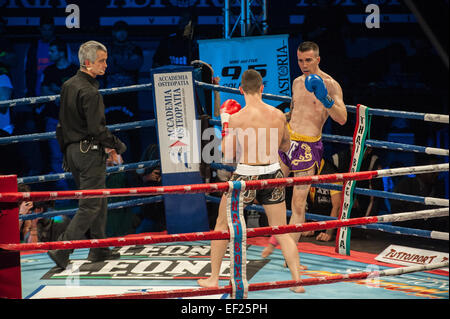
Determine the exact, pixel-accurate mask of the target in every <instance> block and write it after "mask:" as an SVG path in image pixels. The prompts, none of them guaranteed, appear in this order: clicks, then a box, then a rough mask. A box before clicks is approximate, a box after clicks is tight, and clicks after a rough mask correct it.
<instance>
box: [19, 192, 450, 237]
mask: <svg viewBox="0 0 450 319" xmlns="http://www.w3.org/2000/svg"><path fill="white" fill-rule="evenodd" d="M205 198H206V200H207V201H209V202H212V203H219V202H220V198H219V197H215V196H211V195H206V196H205ZM162 200H163V197H162V196H161V195H157V196H154V197H150V198H146V197H144V198H139V199H133V200H128V201H121V202H115V203H110V204H108V209H109V210H113V209H121V208H126V207H135V206H140V205H146V204H151V203H155V202H160V201H162ZM244 210H248V211H257V212H261V213H265V210H264V208H263V207H262V206H261V205H248V206H246V207H244ZM76 212H77V209H76V208H74V209H66V210H58V211H49V212H45V213H34V214H26V215H19V220H31V219H35V218H52V217H55V216H62V215H67V216H72V215H74V214H75V213H76ZM286 215H287V216H291V215H292V211H291V210H287V211H286ZM306 219H307V220H312V221H327V220H337V218H336V217H331V216H326V215H318V214H312V213H306ZM355 227H357V228H364V229H374V230H377V231H382V232H388V233H392V234H397V235H411V236H417V237H423V238H430V239H438V240H447V241H448V240H449V234H448V233H444V232H438V231H429V230H423V229H414V228H407V227H400V226H392V225H388V224H381V223H377V224H368V225H361V226H355Z"/></svg>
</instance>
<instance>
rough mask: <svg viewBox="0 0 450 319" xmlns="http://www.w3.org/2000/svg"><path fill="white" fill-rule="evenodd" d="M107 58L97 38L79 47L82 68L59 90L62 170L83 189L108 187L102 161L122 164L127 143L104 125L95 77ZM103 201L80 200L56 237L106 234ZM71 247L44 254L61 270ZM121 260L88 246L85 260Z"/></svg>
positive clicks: (109, 253)
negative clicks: (69, 174) (65, 226)
mask: <svg viewBox="0 0 450 319" xmlns="http://www.w3.org/2000/svg"><path fill="white" fill-rule="evenodd" d="M107 57H108V53H107V49H106V47H105V46H104V45H103V44H101V43H99V42H96V41H88V42H85V43H83V44H82V45H81V46H80V49H79V51H78V59H79V60H80V69H79V70H78V71H77V73H76V74H75V75H74V76H73V77H71V78H70V79H69V80H67V81H66V82H64V84H63V86H62V88H61V108H60V110H59V123H58V127H57V130H56V131H57V132H56V135H57V139H58V142H59V144H60V147H61V151H62V153H63V154H64V160H63V162H64V164H63V166H65V170H69V171H70V172H71V173H72V175H73V177H74V180H75V183H76V185H77V187H78V188H79V189H81V190H85V189H103V188H106V185H105V180H106V160H107V159H108V154H109V160H112V161H114V162H120V160H121V157H120V154H122V153H123V152H125V151H126V149H127V147H126V146H125V144H124V143H122V141H120V140H119V139H118V138H117V137H115V136H114V135H113V134H111V132H110V131H109V130H108V129H107V128H106V120H105V105H104V104H103V98H102V95H101V94H100V93H99V91H98V87H99V83H98V82H97V80H96V79H95V78H96V77H97V76H99V75H104V74H105V70H106V67H107V64H106V59H107ZM106 216H107V199H106V198H90V199H80V200H79V207H78V210H77V213H76V214H75V216H74V217H73V218H72V220H71V221H70V223H69V225H68V226H67V228H66V230H65V231H64V232H63V233H62V234H61V235H60V236H59V238H58V240H60V241H70V240H77V239H86V238H88V239H101V238H106V235H105V227H106ZM72 252H73V250H52V251H49V252H48V254H49V256H50V258H51V259H52V260H53V261H54V262H55V263H56V265H57V266H58V267H60V268H64V269H65V268H66V267H67V265H68V264H69V255H70V254H71V253H72ZM117 258H120V254H118V253H112V252H111V250H110V249H109V248H107V247H105V248H91V249H90V250H89V255H88V260H90V261H92V262H98V261H103V260H106V259H117Z"/></svg>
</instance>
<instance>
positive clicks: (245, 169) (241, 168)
mask: <svg viewBox="0 0 450 319" xmlns="http://www.w3.org/2000/svg"><path fill="white" fill-rule="evenodd" d="M279 169H281V166H280V163H273V164H270V165H246V164H238V165H237V167H236V170H235V171H234V173H235V174H239V175H244V176H255V175H265V174H272V173H275V172H276V171H278V170H279Z"/></svg>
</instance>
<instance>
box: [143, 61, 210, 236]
mask: <svg viewBox="0 0 450 319" xmlns="http://www.w3.org/2000/svg"><path fill="white" fill-rule="evenodd" d="M151 80H152V84H153V99H154V107H155V115H156V121H157V122H156V129H157V136H158V144H159V153H160V158H161V179H162V185H163V186H171V185H190V184H202V183H203V180H202V178H201V174H200V161H199V159H200V156H201V143H200V140H199V137H200V136H201V134H198V131H199V123H198V122H199V121H197V114H196V109H197V108H196V104H195V103H196V102H195V98H194V96H195V92H194V76H193V68H192V67H191V66H173V65H172V66H163V67H160V68H156V69H152V71H151ZM163 198H164V208H165V215H166V226H167V231H168V233H169V234H179V233H188V232H200V231H207V230H209V221H208V212H207V207H206V198H205V194H203V193H197V194H192V193H190V192H189V191H188V190H187V191H186V193H184V194H163Z"/></svg>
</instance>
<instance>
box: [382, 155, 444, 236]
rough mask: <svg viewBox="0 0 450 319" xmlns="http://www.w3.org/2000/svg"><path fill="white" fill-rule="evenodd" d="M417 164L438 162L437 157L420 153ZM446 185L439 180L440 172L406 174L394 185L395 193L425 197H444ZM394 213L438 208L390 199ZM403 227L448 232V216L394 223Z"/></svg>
mask: <svg viewBox="0 0 450 319" xmlns="http://www.w3.org/2000/svg"><path fill="white" fill-rule="evenodd" d="M416 164H417V165H432V164H438V160H437V158H436V157H433V156H431V155H428V154H418V155H417V157H416ZM444 189H445V187H444V185H443V183H442V181H441V180H439V173H438V172H434V173H428V174H417V175H412V176H404V177H403V178H402V179H400V181H399V182H398V184H397V185H396V186H395V187H394V193H400V194H408V195H416V196H423V197H437V198H444ZM390 204H391V212H392V213H403V212H413V211H419V210H424V209H431V208H436V207H435V206H430V205H425V204H420V203H415V202H408V201H400V200H390ZM394 224H395V225H397V226H401V227H410V228H416V229H417V228H419V229H426V230H435V231H442V232H448V216H446V217H438V218H429V219H425V220H423V219H415V220H408V221H403V222H397V223H394Z"/></svg>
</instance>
